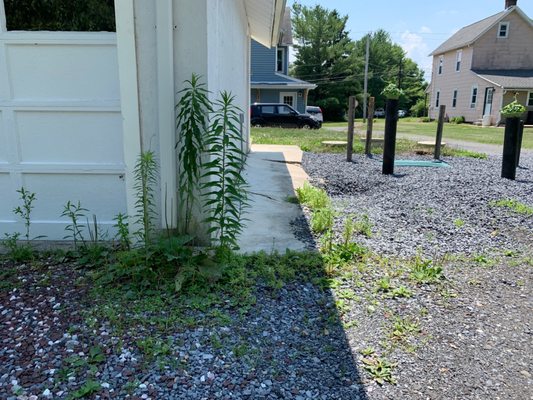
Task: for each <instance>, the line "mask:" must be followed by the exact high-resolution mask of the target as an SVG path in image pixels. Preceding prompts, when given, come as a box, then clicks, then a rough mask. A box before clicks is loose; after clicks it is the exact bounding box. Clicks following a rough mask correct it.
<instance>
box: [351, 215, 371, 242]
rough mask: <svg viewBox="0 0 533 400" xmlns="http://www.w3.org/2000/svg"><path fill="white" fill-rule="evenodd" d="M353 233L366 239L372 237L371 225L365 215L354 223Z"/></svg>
mask: <svg viewBox="0 0 533 400" xmlns="http://www.w3.org/2000/svg"><path fill="white" fill-rule="evenodd" d="M354 228H355V231H356V232H357V233H359V234H361V235H363V236H366V237H367V238H370V237H372V223H371V222H370V218H369V217H368V215H367V214H363V215H361V217H360V218H359V219H358V220H357V221H356V222H355V223H354Z"/></svg>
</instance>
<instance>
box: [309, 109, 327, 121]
mask: <svg viewBox="0 0 533 400" xmlns="http://www.w3.org/2000/svg"><path fill="white" fill-rule="evenodd" d="M305 112H306V113H307V114H309V115H311V116H312V117H314V118H315V119H316V120H317V121H320V122H321V123H322V122H324V115H323V114H322V109H321V108H320V107H317V106H307V107H305Z"/></svg>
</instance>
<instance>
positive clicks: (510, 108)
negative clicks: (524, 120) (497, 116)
mask: <svg viewBox="0 0 533 400" xmlns="http://www.w3.org/2000/svg"><path fill="white" fill-rule="evenodd" d="M500 112H501V114H502V116H503V117H505V118H518V117H521V116H522V115H523V114H524V113H525V112H526V107H524V106H523V105H522V104H520V103H519V102H518V100H517V99H516V94H515V96H514V101H513V102H511V103H509V104H507V105H506V106H505V107H503V108H502V109H501V111H500Z"/></svg>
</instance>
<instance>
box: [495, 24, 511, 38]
mask: <svg viewBox="0 0 533 400" xmlns="http://www.w3.org/2000/svg"><path fill="white" fill-rule="evenodd" d="M508 36H509V22H500V25H499V26H498V37H499V38H507V37H508Z"/></svg>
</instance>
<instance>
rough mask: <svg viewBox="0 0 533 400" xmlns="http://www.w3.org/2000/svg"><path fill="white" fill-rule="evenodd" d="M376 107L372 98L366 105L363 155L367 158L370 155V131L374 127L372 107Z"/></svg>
mask: <svg viewBox="0 0 533 400" xmlns="http://www.w3.org/2000/svg"><path fill="white" fill-rule="evenodd" d="M375 105H376V99H375V98H374V97H371V98H370V101H369V103H368V114H367V115H368V121H367V125H366V143H365V154H366V155H367V156H371V155H372V129H373V127H374V107H375Z"/></svg>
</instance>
